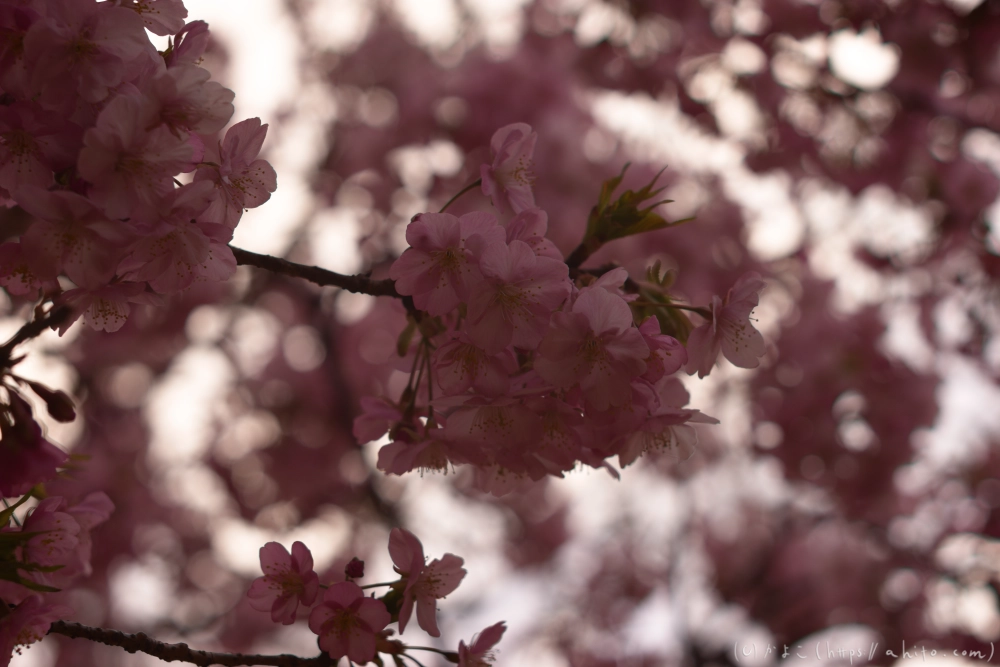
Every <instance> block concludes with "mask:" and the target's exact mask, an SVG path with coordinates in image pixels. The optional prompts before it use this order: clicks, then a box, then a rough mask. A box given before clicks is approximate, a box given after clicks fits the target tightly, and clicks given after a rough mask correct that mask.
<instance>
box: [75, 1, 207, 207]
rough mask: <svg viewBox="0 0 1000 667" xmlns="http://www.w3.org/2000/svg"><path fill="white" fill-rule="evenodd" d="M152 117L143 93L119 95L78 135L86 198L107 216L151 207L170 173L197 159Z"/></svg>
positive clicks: (183, 142) (169, 180) (153, 113)
mask: <svg viewBox="0 0 1000 667" xmlns="http://www.w3.org/2000/svg"><path fill="white" fill-rule="evenodd" d="M130 13H131V12H130ZM155 121H156V108H155V107H154V106H153V105H152V104H151V103H150V101H149V100H148V99H146V98H143V97H140V96H135V95H119V96H117V97H115V98H114V99H113V100H111V102H109V103H108V105H107V106H105V107H104V109H103V110H102V111H101V114H100V115H99V116H98V117H97V124H96V125H95V126H94V127H92V128H90V129H89V130H87V131H86V132H85V133H84V135H83V144H84V145H83V149H82V150H81V151H80V159H79V162H78V168H79V170H80V175H81V176H82V177H83V178H85V179H87V180H88V181H90V182H91V183H92V184H93V188H92V189H91V192H90V196H91V198H93V200H94V201H96V202H98V203H99V204H100V205H101V206H103V208H104V210H105V212H106V213H107V214H108V215H109V216H111V217H113V218H126V217H129V216H134V215H136V213H140V214H141V213H148V212H149V211H150V210H151V209H154V208H155V207H156V206H157V205H158V204H159V202H160V199H161V198H162V197H163V196H164V195H166V194H168V193H169V192H170V191H172V190H173V188H174V184H173V180H172V179H173V176H174V174H177V173H180V172H185V171H190V170H191V169H192V168H193V162H194V161H195V160H196V159H197V156H196V155H195V149H194V147H193V146H192V144H191V143H190V141H189V139H188V137H186V136H183V137H178V136H177V135H175V134H174V133H173V132H171V131H170V128H168V127H166V126H163V125H157V124H156V122H155Z"/></svg>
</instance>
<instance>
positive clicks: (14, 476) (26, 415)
mask: <svg viewBox="0 0 1000 667" xmlns="http://www.w3.org/2000/svg"><path fill="white" fill-rule="evenodd" d="M8 400H9V404H8V405H7V406H6V409H3V410H0V460H2V461H3V465H2V466H0V497H4V498H10V497H12V496H19V495H21V494H24V493H27V492H28V491H29V490H30V489H31V487H33V486H34V485H35V484H38V483H39V482H44V481H46V480H49V479H51V478H53V477H55V474H56V468H57V467H59V466H61V465H63V464H64V463H65V462H66V460H67V459H68V457H67V456H66V453H65V452H63V451H62V450H61V449H59V448H58V447H56V446H55V445H53V444H52V443H51V442H49V441H48V440H46V439H45V438H44V437H43V436H42V429H41V428H40V427H39V426H38V424H37V423H36V422H35V420H34V419H33V418H32V416H31V408H30V407H29V406H28V404H27V402H26V401H24V399H22V398H21V397H20V396H18V395H17V394H14V393H11V394H10V397H9V399H8Z"/></svg>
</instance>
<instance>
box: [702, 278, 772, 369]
mask: <svg viewBox="0 0 1000 667" xmlns="http://www.w3.org/2000/svg"><path fill="white" fill-rule="evenodd" d="M762 289H764V281H763V279H762V278H761V277H760V274H758V273H755V272H751V273H747V274H745V275H744V276H742V277H741V278H740V279H739V280H737V281H736V284H735V285H733V287H732V289H730V290H729V293H728V294H726V299H725V301H723V300H722V299H720V298H719V297H717V296H713V297H712V305H711V306H710V311H711V315H712V318H711V320H709V321H708V322H705V323H704V324H702V325H701V326H699V327H697V328H696V329H695V330H694V331H692V332H691V334H690V335H689V336H688V341H687V351H688V362H687V365H686V367H685V371H687V373H688V374H689V375H692V374H694V373H696V372H697V373H698V377H705V376H706V375H708V373H709V371H710V370H711V369H712V366H713V365H714V364H715V360H716V359H717V358H718V357H719V351H720V350H721V351H722V353H723V354H724V355H725V357H726V359H728V360H729V361H730V362H732V364H733V365H734V366H739V367H740V368H757V366H759V365H760V357H762V356H763V355H764V352H765V348H764V338H763V337H762V336H761V335H760V332H759V331H757V329H755V328H754V326H753V324H752V323H751V322H750V313H751V312H752V311H753V309H754V308H755V307H756V306H757V302H758V300H759V297H760V291H761V290H762Z"/></svg>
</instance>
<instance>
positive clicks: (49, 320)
mask: <svg viewBox="0 0 1000 667" xmlns="http://www.w3.org/2000/svg"><path fill="white" fill-rule="evenodd" d="M69 314H70V308H69V306H60V307H59V308H53V309H52V310H50V311H49V312H48V313H46V314H45V316H44V317H39V318H37V319H34V320H31V321H30V322H28V323H27V324H25V325H24V326H23V327H21V328H20V329H18V330H17V333H16V334H14V337H13V338H11V339H10V340H9V341H7V342H6V343H4V344H3V345H2V346H0V368H6V367H7V366H8V365H9V362H10V355H11V353H12V352H13V351H14V348H15V347H17V346H18V345H20V344H21V343H23V342H24V341H26V340H30V339H32V338H36V337H37V336H40V335H41V334H42V332H43V331H45V330H46V329H48V328H49V327H54V326H59V325H60V324H61V323H62V322H63V320H65V319H66V318H67V317H69Z"/></svg>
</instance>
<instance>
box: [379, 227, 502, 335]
mask: <svg viewBox="0 0 1000 667" xmlns="http://www.w3.org/2000/svg"><path fill="white" fill-rule="evenodd" d="M472 235H476V236H477V237H480V238H481V239H483V241H482V242H487V243H488V242H494V243H502V242H503V238H504V230H503V228H502V227H500V226H499V225H498V224H497V220H496V218H495V217H493V216H492V215H491V214H489V213H468V214H466V215H463V216H462V217H461V218H458V217H455V216H454V215H451V214H450V213H422V214H420V215H418V216H416V217H415V218H414V219H413V220H412V221H411V222H410V224H409V225H407V227H406V242H407V243H409V244H410V247H409V248H407V249H406V251H404V252H403V254H402V255H401V256H400V257H399V259H397V260H396V261H395V262H394V263H393V265H392V266H391V267H390V268H389V277H390V278H392V279H393V280H395V281H396V291H398V292H399V293H400V294H405V295H408V296H412V297H413V303H414V305H416V307H417V308H419V309H420V310H424V311H426V312H428V313H430V314H431V315H444V314H445V313H448V312H450V311H452V310H453V309H454V308H455V307H456V306H458V304H459V303H464V302H467V301H468V300H469V298H470V297H471V293H472V287H473V285H475V284H476V283H477V281H478V279H479V278H480V277H481V274H480V272H479V266H478V264H477V262H476V261H475V259H474V257H473V256H472V253H471V252H469V251H468V250H466V248H465V241H466V240H467V239H468V238H469V237H470V236H472Z"/></svg>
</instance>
